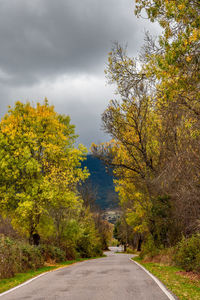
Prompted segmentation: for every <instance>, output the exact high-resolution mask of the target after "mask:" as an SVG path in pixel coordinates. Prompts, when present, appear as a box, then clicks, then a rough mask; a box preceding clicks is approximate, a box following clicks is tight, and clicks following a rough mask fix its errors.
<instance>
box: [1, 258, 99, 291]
mask: <svg viewBox="0 0 200 300" xmlns="http://www.w3.org/2000/svg"><path fill="white" fill-rule="evenodd" d="M101 257H103V256H101ZM95 258H100V257H92V258H78V259H76V260H68V261H65V262H61V263H57V264H54V265H51V266H46V267H42V268H39V269H37V270H36V271H28V272H26V273H18V274H16V275H15V276H14V277H12V278H7V279H1V280H0V293H3V292H5V291H7V290H9V289H11V288H13V287H15V286H17V285H19V284H21V283H23V282H25V281H27V280H29V279H31V278H33V277H35V276H37V275H40V274H42V273H44V272H47V271H51V270H55V269H58V268H61V267H65V266H67V265H71V264H74V263H76V262H80V261H84V260H89V259H95Z"/></svg>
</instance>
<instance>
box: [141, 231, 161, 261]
mask: <svg viewBox="0 0 200 300" xmlns="http://www.w3.org/2000/svg"><path fill="white" fill-rule="evenodd" d="M158 253H159V249H158V247H157V246H156V245H155V241H154V238H153V237H152V236H151V235H149V236H148V237H147V239H146V240H145V242H144V243H143V244H142V251H141V252H140V257H141V258H144V257H146V256H148V257H154V256H156V255H157V254H158Z"/></svg>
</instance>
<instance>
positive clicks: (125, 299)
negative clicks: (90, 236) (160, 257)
mask: <svg viewBox="0 0 200 300" xmlns="http://www.w3.org/2000/svg"><path fill="white" fill-rule="evenodd" d="M106 254H107V255H108V256H107V257H103V258H99V259H95V260H89V261H84V262H81V263H77V264H74V265H71V266H68V267H65V268H62V269H58V270H55V271H53V272H49V273H47V274H45V275H43V276H41V277H39V278H36V279H35V280H33V281H32V282H30V283H28V284H26V285H24V286H22V287H19V288H18V289H15V290H13V291H11V292H9V293H7V294H6V295H3V296H0V300H1V299H2V300H11V299H12V300H25V299H27V300H44V299H45V300H61V299H67V300H167V299H168V300H169V298H168V297H167V296H166V295H165V293H164V292H163V291H162V290H161V289H160V288H159V286H158V285H157V284H156V283H155V281H154V280H153V279H152V278H151V277H150V276H149V275H148V274H147V273H145V271H144V270H142V269H141V268H140V267H139V266H137V265H136V264H135V263H133V262H131V261H130V259H129V258H130V257H132V255H129V254H116V253H114V251H110V252H107V253H106Z"/></svg>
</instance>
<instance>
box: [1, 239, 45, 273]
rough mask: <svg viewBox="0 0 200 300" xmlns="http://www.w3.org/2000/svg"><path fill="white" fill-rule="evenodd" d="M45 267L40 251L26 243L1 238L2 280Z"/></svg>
mask: <svg viewBox="0 0 200 300" xmlns="http://www.w3.org/2000/svg"><path fill="white" fill-rule="evenodd" d="M43 265H44V259H43V257H42V253H41V251H40V249H38V248H37V247H34V246H31V245H29V244H26V243H22V242H18V241H14V240H11V239H10V238H8V237H4V236H3V235H2V236H1V237H0V278H9V277H13V276H14V275H15V273H17V272H25V271H27V270H30V269H34V270H35V269H37V268H39V267H41V266H43Z"/></svg>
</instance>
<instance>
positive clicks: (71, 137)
mask: <svg viewBox="0 0 200 300" xmlns="http://www.w3.org/2000/svg"><path fill="white" fill-rule="evenodd" d="M75 138H76V136H75V134H74V126H73V125H71V124H70V118H69V117H68V116H61V115H58V114H57V113H56V112H55V111H54V107H53V106H49V104H48V101H47V100H45V102H44V104H42V105H41V104H39V103H38V104H37V106H36V107H33V106H31V104H30V103H26V104H23V103H21V102H17V103H16V104H15V107H14V108H10V109H9V111H8V113H7V114H6V115H5V117H4V118H3V119H2V121H1V123H0V161H1V163H0V183H1V184H0V203H1V213H2V214H3V215H4V216H9V217H11V219H12V223H13V224H14V225H15V227H17V228H18V229H19V230H20V231H22V232H25V233H27V234H29V238H30V242H31V243H34V242H36V241H34V237H35V235H37V234H38V225H39V222H40V220H41V218H42V217H43V216H44V215H47V214H49V213H50V210H52V208H53V209H54V212H56V210H57V211H58V210H60V209H61V208H63V207H64V208H65V209H73V208H74V207H76V206H77V205H78V202H79V199H78V198H77V197H76V185H77V183H78V182H79V181H80V180H84V179H85V178H87V177H88V173H87V171H86V170H82V169H81V164H80V161H81V160H83V158H84V154H85V153H86V150H85V148H84V147H83V146H81V145H80V146H79V148H78V149H75V148H74V146H73V145H74V141H75ZM57 221H58V219H57V220H56V222H57ZM58 232H59V230H58Z"/></svg>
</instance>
